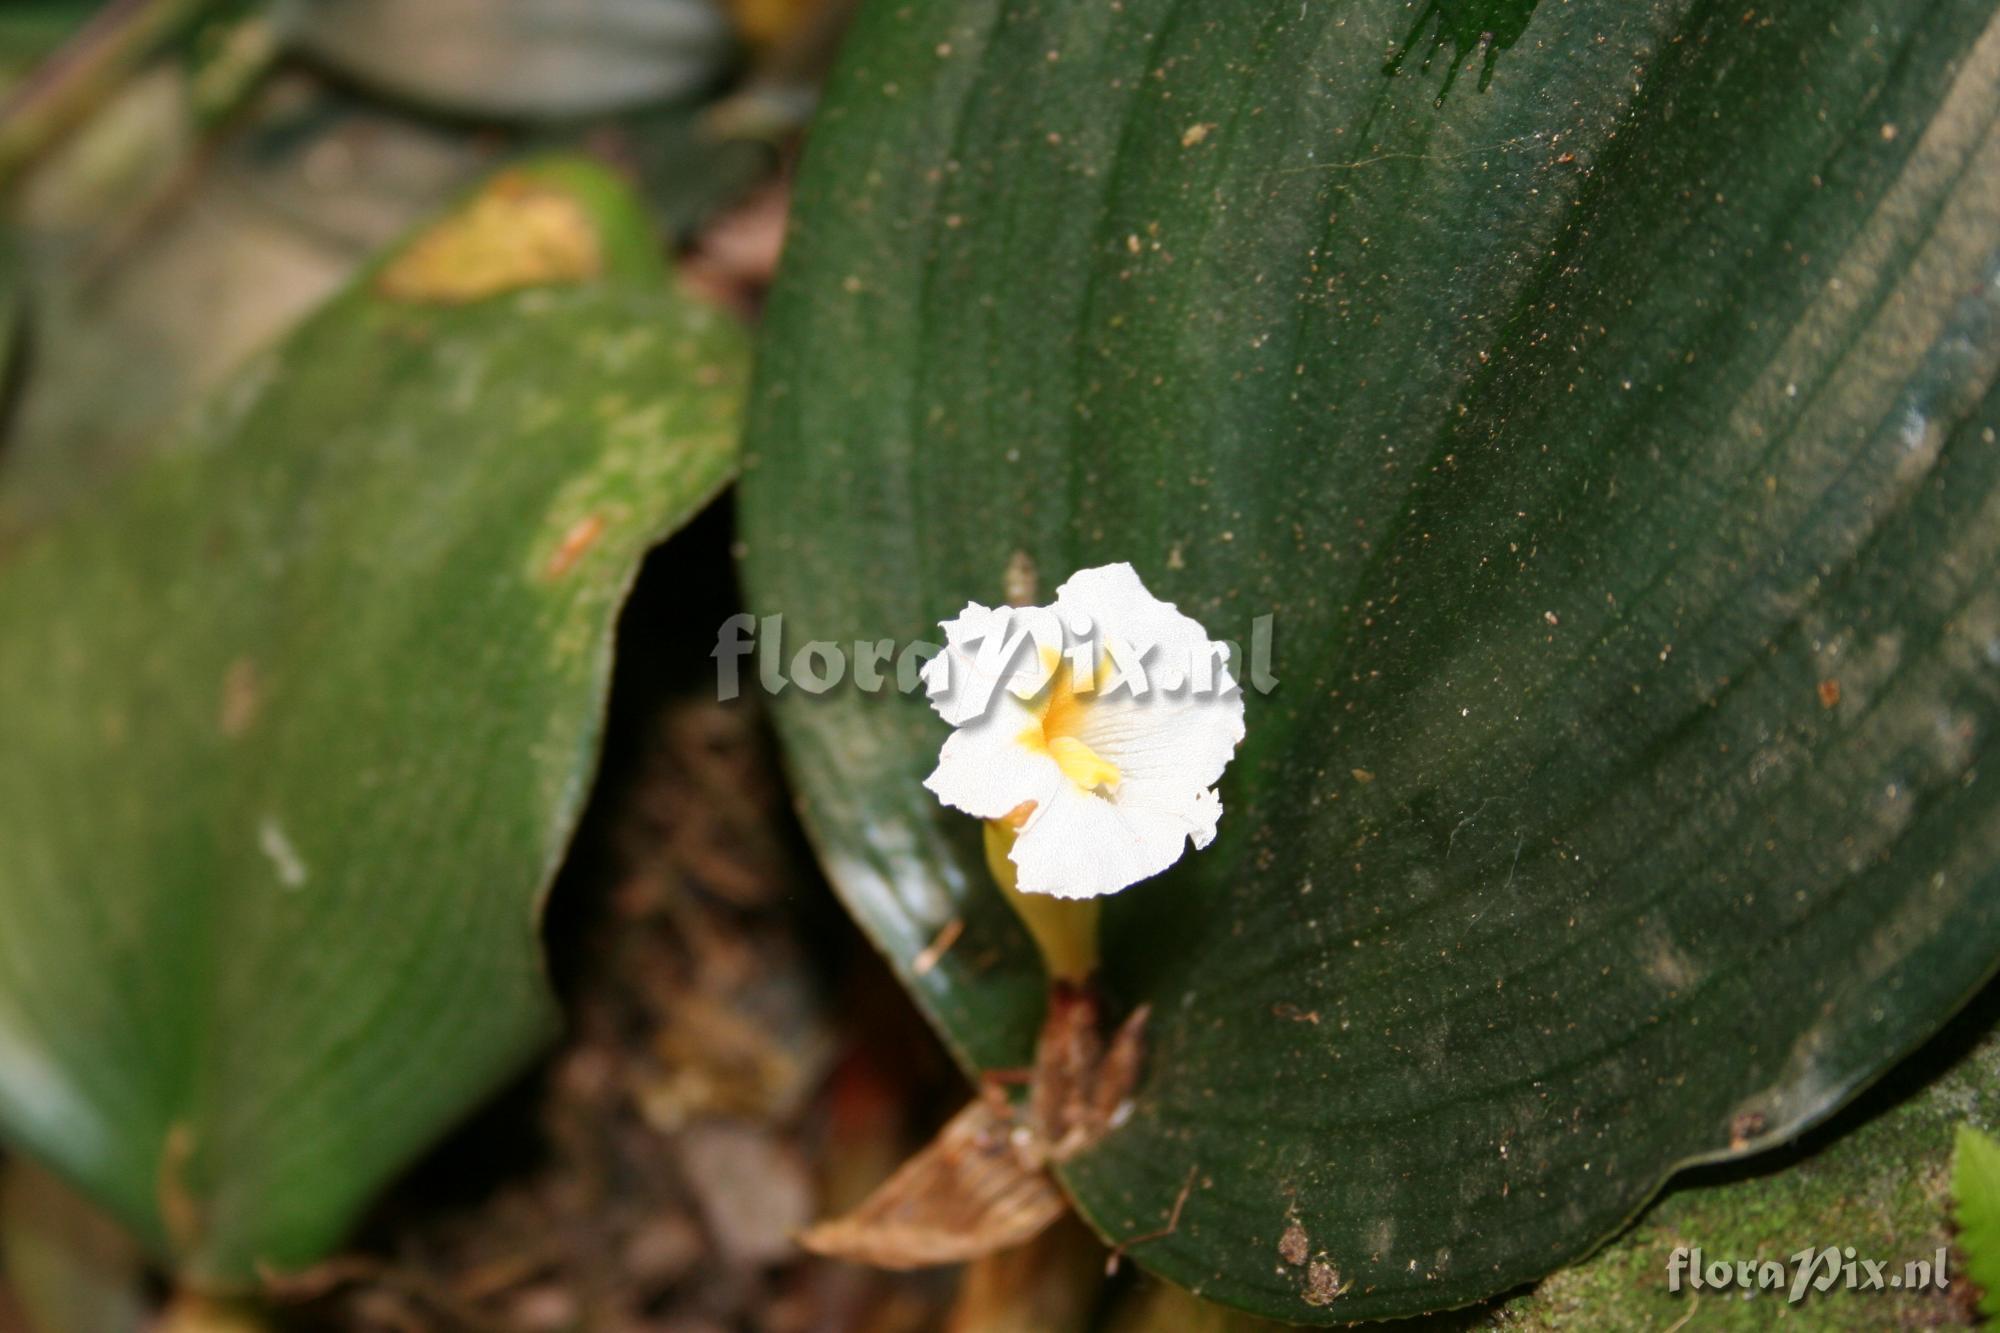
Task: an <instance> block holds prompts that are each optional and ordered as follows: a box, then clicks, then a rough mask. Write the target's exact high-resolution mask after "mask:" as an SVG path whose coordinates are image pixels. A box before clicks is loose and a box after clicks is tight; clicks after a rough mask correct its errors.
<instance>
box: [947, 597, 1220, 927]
mask: <svg viewBox="0 0 2000 1333" xmlns="http://www.w3.org/2000/svg"><path fill="white" fill-rule="evenodd" d="M943 629H944V631H945V651H944V652H942V653H940V654H938V656H936V657H934V658H933V659H931V661H930V662H928V663H927V664H926V665H925V668H924V679H925V682H926V685H927V686H928V688H929V690H930V693H931V697H932V706H933V707H935V708H936V709H937V711H938V713H939V714H940V715H941V716H943V718H944V719H945V721H947V722H949V723H951V724H952V725H953V726H954V727H955V728H956V730H954V731H953V732H952V734H951V735H950V736H949V737H948V738H947V739H946V740H945V743H944V749H943V751H942V752H941V753H940V754H939V755H938V766H937V770H936V771H935V772H933V773H932V774H931V775H930V776H929V777H928V778H926V779H924V785H925V786H926V787H928V788H930V789H931V790H932V791H933V792H935V793H937V796H938V798H939V799H940V800H942V801H943V802H944V803H945V804H946V805H949V806H952V807H954V808H956V809H959V810H963V811H965V812H966V813H968V814H972V815H977V816H979V817H980V818H982V819H994V820H1005V821H1007V822H1008V823H1009V824H1011V825H1012V826H1013V827H1015V828H1016V829H1018V833H1017V835H1016V837H1015V838H1014V845H1013V849H1012V851H1011V852H1010V853H1009V858H1010V859H1011V860H1012V861H1013V863H1014V866H1015V869H1016V880H1017V887H1018V888H1020V889H1022V890H1023V891H1025V892H1029V893H1047V894H1054V895H1055V896H1057V897H1060V898H1091V897H1095V896H1097V895H1099V894H1105V893H1116V892H1117V891H1118V890H1120V889H1122V888H1124V887H1126V886H1127V885H1129V884H1136V883H1137V882H1138V881H1140V880H1142V879H1146V878H1148V877H1150V876H1153V875H1157V874H1159V873H1160V872H1161V871H1162V870H1165V869H1166V868H1167V867H1168V866H1170V865H1172V864H1173V863H1174V862H1175V861H1177V860H1179V859H1180V856H1181V852H1182V851H1183V850H1184V849H1185V847H1186V845H1187V844H1188V843H1189V842H1190V841H1191V842H1193V843H1194V845H1195V847H1196V848H1202V847H1206V846H1208V844H1209V843H1211V842H1213V841H1214V840H1215V823H1216V820H1217V819H1218V818H1220V817H1221V815H1222V802H1221V801H1220V799H1218V798H1217V796H1216V793H1215V782H1216V780H1217V779H1218V778H1220V777H1221V776H1222V770H1223V769H1224V768H1225V767H1227V766H1228V763H1229V759H1230V756H1231V755H1232V754H1234V753H1235V750H1236V745H1237V743H1238V742H1239V741H1241V740H1242V739H1243V695H1242V691H1241V690H1240V689H1239V688H1238V687H1237V684H1236V682H1235V681H1234V680H1232V679H1231V678H1230V676H1229V673H1228V671H1227V670H1226V669H1225V667H1224V666H1223V665H1222V663H1223V662H1224V661H1225V660H1226V658H1225V657H1224V655H1223V646H1222V645H1221V644H1220V643H1216V642H1212V641H1211V640H1210V639H1209V637H1208V632H1207V631H1206V630H1204V629H1203V628H1202V627H1201V625H1200V624H1199V623H1198V622H1196V621H1195V620H1193V619H1192V618H1190V617H1188V616H1185V615H1182V614H1181V613H1180V612H1179V611H1178V610H1176V609H1175V608H1174V606H1173V604H1172V603H1171V602H1163V601H1161V600H1160V599H1159V598H1157V597H1155V596H1153V595H1152V594H1151V593H1149V592H1147V591H1146V587H1145V585H1144V584H1143V583H1141V582H1140V581H1139V576H1138V574H1137V573H1136V572H1134V570H1133V569H1132V566H1130V565H1127V564H1116V565H1104V566H1102V567H1100V568H1097V569H1086V570H1080V571H1079V572H1078V573H1077V574H1075V575H1074V576H1073V577H1072V578H1071V579H1070V580H1069V582H1067V583H1065V584H1063V586H1062V587H1060V588H1058V589H1057V590H1056V599H1055V603H1054V605H1053V606H1049V607H1029V608H1014V607H984V606H981V605H979V604H978V603H977V602H972V603H968V604H967V606H966V608H965V610H964V611H962V612H960V613H959V615H958V617H957V618H956V619H954V620H948V621H946V622H944V625H943Z"/></svg>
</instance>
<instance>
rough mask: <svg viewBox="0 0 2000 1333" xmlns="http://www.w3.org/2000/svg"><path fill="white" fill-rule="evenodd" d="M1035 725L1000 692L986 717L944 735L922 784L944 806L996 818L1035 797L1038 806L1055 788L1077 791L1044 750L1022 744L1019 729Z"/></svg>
mask: <svg viewBox="0 0 2000 1333" xmlns="http://www.w3.org/2000/svg"><path fill="white" fill-rule="evenodd" d="M1035 725H1036V722H1035V715H1034V714H1033V713H1032V712H1030V711H1029V710H1028V708H1027V707H1025V706H1024V705H1023V704H1022V703H1021V702H1020V701H1019V700H1017V699H1015V698H1014V697H1013V696H1012V695H1010V694H1008V693H1007V692H1006V691H1004V690H1002V691H998V692H997V693H996V694H995V696H994V698H993V700H992V701H991V703H990V704H989V706H988V712H987V714H986V716H984V717H981V718H977V719H974V720H973V721H972V722H969V723H967V724H966V725H965V726H962V727H960V728H959V729H958V730H956V731H954V732H952V733H951V735H950V736H948V737H946V738H945V743H944V748H943V749H942V750H940V751H939V752H938V763H937V767H936V768H935V769H933V770H932V771H931V775H930V776H929V777H927V778H925V779H924V786H926V787H928V788H930V789H931V791H933V792H935V793H937V798H938V799H939V800H940V801H943V802H944V803H945V804H946V805H948V806H951V807H952V808H953V809H955V810H963V811H965V813H967V814H969V815H977V816H978V817H979V818H981V819H999V818H1001V817H1002V816H1004V815H1007V814H1010V813H1012V812H1013V811H1014V810H1015V809H1016V808H1018V807H1019V806H1020V804H1021V803H1022V802H1023V801H1034V802H1035V803H1036V808H1037V809H1039V808H1041V807H1042V806H1045V805H1047V804H1048V802H1049V800H1050V798H1051V796H1052V795H1053V793H1054V792H1055V790H1056V789H1057V788H1059V787H1067V788H1070V789H1071V790H1075V786H1074V784H1073V783H1071V782H1070V780H1069V779H1068V778H1066V777H1064V776H1063V773H1062V769H1061V768H1060V767H1059V766H1058V765H1057V763H1056V761H1055V760H1054V759H1053V758H1051V757H1050V756H1049V755H1048V754H1047V753H1046V752H1037V751H1035V750H1033V749H1030V748H1029V747H1028V746H1025V745H1023V744H1021V733H1022V732H1023V731H1025V730H1027V729H1028V728H1030V727H1032V726H1035Z"/></svg>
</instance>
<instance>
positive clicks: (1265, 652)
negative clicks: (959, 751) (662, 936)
mask: <svg viewBox="0 0 2000 1333" xmlns="http://www.w3.org/2000/svg"><path fill="white" fill-rule="evenodd" d="M1275 642H1276V638H1275V626H1274V618H1273V617H1272V616H1270V615H1260V616H1256V617H1254V618H1253V619H1252V620H1251V622H1250V633H1249V636H1248V650H1247V651H1246V650H1245V648H1244V646H1243V642H1242V641H1239V640H1234V639H1217V640H1211V641H1207V642H1204V643H1202V644H1199V645H1183V646H1180V647H1178V648H1176V647H1175V646H1172V645H1167V644H1160V643H1143V642H1134V641H1133V640H1131V639H1129V638H1123V637H1119V636H1116V635H1109V634H1105V633H1103V632H1102V631H1101V629H1100V627H1099V626H1098V625H1096V624H1095V623H1093V622H1092V621H1091V620H1090V619H1089V618H1088V617H1084V616H1067V617H1066V616H1062V615H1058V614H1057V613H1056V612H1055V611H1054V610H1053V609H1052V608H1050V607H1042V606H1025V607H1001V608H998V609H997V610H996V612H995V613H994V614H993V615H992V616H991V618H990V620H989V622H988V623H987V624H986V625H984V626H982V628H981V630H980V632H978V633H977V634H974V635H971V636H968V637H966V638H964V639H963V640H962V641H961V642H959V643H958V644H957V645H955V646H954V648H953V649H952V651H950V652H947V651H946V649H945V646H944V645H943V644H941V643H937V642H935V641H931V640H926V639H902V640H898V639H894V638H881V639H870V638H855V639H850V640H834V639H807V640H804V641H800V642H793V641H790V640H788V639H787V636H786V630H785V617H784V615H783V614H782V613H780V614H774V615H767V616H761V617H760V616H756V615H752V614H751V613H749V612H743V613H739V614H737V615H733V616H731V617H729V618H728V619H727V620H725V621H723V622H722V625H721V627H720V628H719V629H718V630H717V631H716V636H715V650H714V652H713V654H712V656H713V657H714V658H715V663H716V697H717V698H718V699H721V700H725V701H726V700H730V699H735V698H738V697H739V696H740V695H741V694H742V693H743V691H744V690H745V689H746V688H748V687H750V686H753V685H754V687H755V688H758V689H761V690H762V691H763V692H764V693H766V694H772V695H777V694H782V693H784V692H785V691H787V690H790V689H797V690H798V691H800V692H801V693H803V694H808V695H824V694H828V693H831V692H832V691H835V690H838V689H842V688H847V689H852V690H855V691H858V692H860V693H862V694H884V693H889V692H894V693H897V694H915V693H917V692H919V691H922V692H923V693H925V694H926V695H928V696H929V697H931V698H932V699H944V700H949V701H951V702H952V703H953V705H954V709H953V711H954V713H956V714H958V715H960V716H976V715H978V714H979V713H980V712H982V711H983V710H984V708H985V705H986V703H987V702H988V701H989V700H990V699H991V697H992V695H993V692H994V691H996V690H998V689H999V688H1001V687H1002V686H1005V687H1006V688H1008V689H1010V690H1012V691H1013V692H1015V693H1017V694H1022V695H1024V696H1025V695H1028V694H1032V693H1033V692H1035V691H1036V690H1038V689H1040V688H1042V687H1044V686H1046V685H1047V684H1048V683H1049V681H1050V680H1052V679H1053V678H1054V677H1055V675H1056V674H1057V673H1058V672H1059V671H1066V672H1067V673H1068V674H1069V678H1070V679H1071V680H1072V681H1074V682H1076V684H1075V687H1074V688H1076V689H1077V690H1078V692H1080V693H1082V692H1089V691H1096V692H1098V693H1101V694H1104V695H1106V696H1112V695H1119V694H1125V695H1129V696H1130V697H1132V698H1135V699H1144V698H1147V697H1149V696H1152V695H1155V694H1159V695H1164V696H1166V697H1169V698H1185V697H1190V696H1193V697H1201V696H1207V695H1213V694H1225V693H1229V692H1233V691H1236V690H1239V689H1248V690H1252V691H1254V692H1256V693H1258V694H1269V693H1271V691H1272V690H1274V689H1276V688H1277V685H1278V678H1277V676H1276V674H1275V670H1274V654H1275Z"/></svg>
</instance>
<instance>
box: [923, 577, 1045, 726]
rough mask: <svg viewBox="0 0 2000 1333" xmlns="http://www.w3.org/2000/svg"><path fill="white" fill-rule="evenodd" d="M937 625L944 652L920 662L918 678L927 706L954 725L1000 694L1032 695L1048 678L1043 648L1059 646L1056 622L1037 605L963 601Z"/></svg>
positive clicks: (975, 714)
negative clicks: (950, 615)
mask: <svg viewBox="0 0 2000 1333" xmlns="http://www.w3.org/2000/svg"><path fill="white" fill-rule="evenodd" d="M939 628H940V629H942V630H943V631H944V645H945V646H944V651H943V652H941V653H939V654H938V655H937V656H936V657H933V658H932V659H931V660H930V661H928V662H926V663H924V668H923V673H922V679H923V682H924V689H925V691H926V692H927V693H928V694H929V696H930V701H931V707H932V708H934V709H936V710H937V714H938V716H939V717H942V718H943V719H944V720H945V721H947V722H949V723H951V724H952V725H953V726H955V727H957V726H964V725H965V724H966V723H968V722H971V721H973V720H974V719H976V718H978V717H979V716H980V715H981V714H982V713H984V712H985V711H986V708H987V705H988V704H989V703H990V702H991V701H992V700H993V699H995V698H997V697H998V696H1000V695H1002V694H1006V695H1011V696H1012V697H1014V698H1017V699H1028V698H1031V697H1033V696H1034V695H1035V694H1037V693H1038V692H1039V691H1040V690H1041V689H1042V687H1043V686H1044V685H1046V684H1047V683H1048V680H1049V672H1050V669H1051V667H1050V663H1049V661H1048V660H1047V657H1046V654H1045V653H1044V652H1043V651H1042V650H1043V649H1044V648H1047V649H1049V650H1051V651H1053V652H1057V653H1059V652H1060V651H1061V648H1062V641H1061V637H1060V636H1061V627H1060V625H1058V624H1057V622H1056V620H1055V618H1054V617H1053V616H1052V615H1051V614H1049V612H1048V611H1047V610H1046V609H1045V608H1040V607H1029V608H1020V607H1012V606H981V605H980V604H979V603H978V602H967V603H966V604H965V609H964V610H963V611H960V612H959V613H958V615H957V616H956V617H954V618H953V619H951V620H947V621H944V622H942V623H941V624H940V625H939Z"/></svg>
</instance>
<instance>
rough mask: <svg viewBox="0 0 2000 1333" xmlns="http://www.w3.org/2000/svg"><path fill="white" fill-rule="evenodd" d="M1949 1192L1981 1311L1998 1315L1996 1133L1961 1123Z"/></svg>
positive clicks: (1999, 1162) (1999, 1158)
mask: <svg viewBox="0 0 2000 1333" xmlns="http://www.w3.org/2000/svg"><path fill="white" fill-rule="evenodd" d="M1951 1196H1952V1220H1953V1221H1955V1222H1957V1224H1958V1248H1959V1252H1960V1253H1961V1254H1963V1255H1964V1256H1965V1266H1966V1270H1967V1274H1968V1276H1970V1277H1971V1279H1972V1281H1973V1283H1974V1284H1975V1285H1976V1286H1978V1288H1979V1310H1980V1313H1982V1314H1986V1315H2000V1142H1996V1141H1995V1140H1994V1138H1993V1136H1992V1135H1990V1134H1986V1133H1983V1132H1982V1131H1980V1130H1977V1129H1974V1128H1973V1127H1972V1126H1970V1125H1960V1126H1959V1127H1958V1151H1957V1155H1956V1156H1955V1157H1954V1158H1953V1160H1952V1167H1951Z"/></svg>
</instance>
